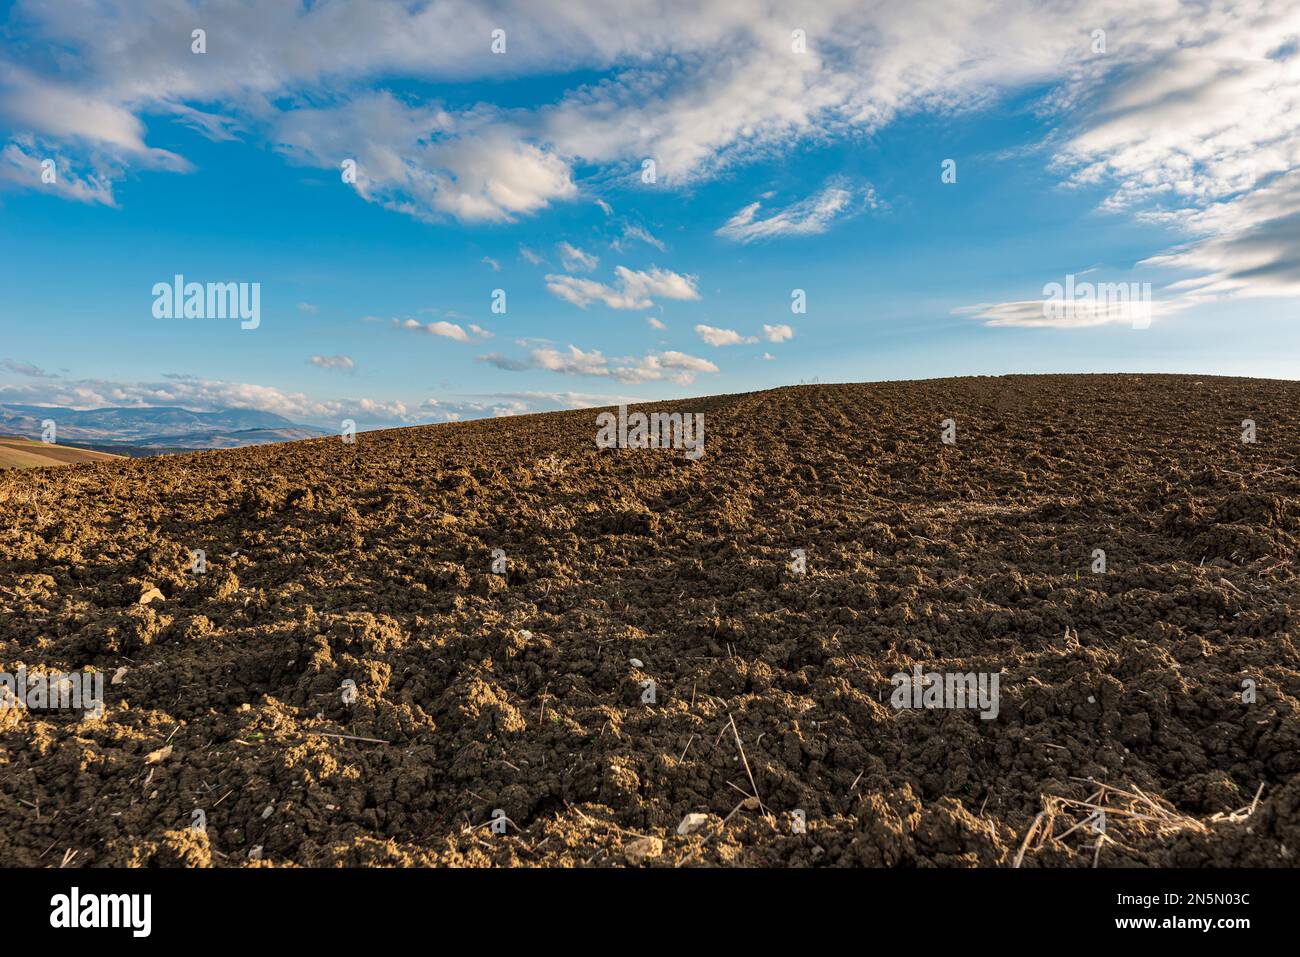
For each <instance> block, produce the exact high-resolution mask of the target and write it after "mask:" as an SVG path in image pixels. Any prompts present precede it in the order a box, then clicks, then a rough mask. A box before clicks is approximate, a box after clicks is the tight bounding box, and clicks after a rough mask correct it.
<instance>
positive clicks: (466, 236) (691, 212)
mask: <svg viewBox="0 0 1300 957" xmlns="http://www.w3.org/2000/svg"><path fill="white" fill-rule="evenodd" d="M0 24H2V26H0V144H2V145H0V287H2V288H3V293H4V294H3V296H0V403H22V404H37V405H56V406H67V407H75V408H97V407H102V406H123V405H124V406H140V405H146V406H147V405H178V406H183V407H186V408H190V409H194V410H199V411H202V410H209V409H215V408H223V407H232V406H233V407H248V408H257V409H263V410H266V411H270V412H276V413H279V414H281V415H284V416H286V417H287V418H289V419H292V420H294V421H297V422H304V423H311V424H316V425H321V426H324V427H329V428H337V427H338V425H339V422H340V421H341V420H342V419H344V418H352V419H354V420H355V421H356V422H357V423H358V426H359V427H361V428H368V427H377V426H384V425H402V424H416V423H423V422H442V421H453V420H457V419H464V418H472V417H478V416H490V415H508V414H516V413H523V412H534V411H545V410H550V409H559V408H578V407H587V406H596V405H609V404H614V403H618V402H624V401H627V402H635V401H645V400H654V399H663V398H674V397H684V396H692V395H712V394H718V393H734V392H746V391H752V390H757V389H765V388H772V387H776V386H781V385H789V384H794V383H800V382H811V381H820V382H844V381H866V380H880V379H910V378H931V377H939V376H949V375H1002V374H1007V373H1036V372H1116V371H1117V372H1139V371H1149V372H1156V371H1161V372H1163V371H1168V372H1194V373H1200V374H1224V375H1250V376H1264V377H1275V378H1296V377H1297V369H1300V365H1297V359H1300V324H1297V323H1296V322H1294V321H1293V320H1294V318H1295V312H1296V302H1297V294H1298V293H1300V4H1296V3H1294V2H1291V0H1283V2H1242V3H1232V2H1225V3H1213V2H1197V3H1178V2H1173V0H1149V2H1144V3H1142V4H1133V3H1131V0H1123V2H1107V0H1054V2H1051V3H1006V2H1004V3H983V2H978V0H946V2H939V0H935V2H925V0H918V2H914V3H906V4H904V3H897V2H893V0H891V2H881V3H873V2H869V0H818V2H816V3H797V2H796V3H766V2H758V0H728V2H725V3H723V2H709V0H691V2H676V0H657V2H650V0H624V2H620V3H618V4H611V3H609V2H608V0H590V2H589V0H527V2H482V0H480V2H465V0H439V2H435V3H400V2H389V0H370V2H367V3H340V2H332V0H318V2H311V3H302V2H288V0H259V2H252V0H248V2H241V0H221V2H195V3H187V2H180V0H151V2H148V3H140V2H124V3H113V2H102V3H94V4H91V3H60V4H50V3H22V2H20V3H0ZM195 31H202V32H201V33H199V34H197V35H196V33H195ZM178 274H179V275H182V276H183V277H184V279H185V281H186V282H197V283H201V284H206V283H227V282H234V283H247V284H250V285H249V287H247V288H250V289H251V284H253V283H256V284H258V287H257V288H258V290H259V296H260V300H259V301H260V312H259V316H258V321H257V324H256V328H242V327H241V323H240V322H239V321H238V319H231V318H216V317H201V318H197V317H196V318H188V319H187V318H166V317H159V316H158V315H156V312H157V309H156V308H155V306H156V299H157V295H156V291H155V286H156V285H157V284H160V283H161V284H168V285H170V284H171V283H172V282H173V280H174V277H175V276H176V275H178ZM1071 276H1072V277H1074V278H1073V280H1071V282H1072V283H1074V284H1075V287H1076V288H1078V285H1077V284H1080V283H1085V284H1086V283H1107V284H1109V283H1126V284H1127V283H1137V284H1138V286H1137V287H1135V288H1137V289H1141V288H1143V286H1142V284H1146V283H1149V284H1150V312H1149V321H1136V320H1135V316H1134V315H1133V314H1130V312H1129V311H1126V310H1124V309H1119V310H1116V309H1109V310H1107V309H1101V308H1098V307H1096V306H1094V305H1093V304H1091V303H1088V302H1081V303H1076V304H1075V305H1074V306H1072V307H1071V308H1068V309H1064V310H1058V311H1056V312H1052V311H1050V310H1047V309H1045V308H1044V299H1045V298H1050V294H1049V288H1050V285H1051V284H1053V283H1057V284H1061V285H1064V284H1065V283H1066V282H1067V277H1071ZM800 303H802V305H803V307H804V308H802V309H798V306H799V305H800ZM494 305H495V306H496V308H495V309H494Z"/></svg>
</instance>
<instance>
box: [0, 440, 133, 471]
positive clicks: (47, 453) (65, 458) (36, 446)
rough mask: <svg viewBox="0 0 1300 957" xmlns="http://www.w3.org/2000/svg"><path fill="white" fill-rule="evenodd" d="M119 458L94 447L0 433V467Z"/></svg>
mask: <svg viewBox="0 0 1300 957" xmlns="http://www.w3.org/2000/svg"><path fill="white" fill-rule="evenodd" d="M116 458H121V456H120V455H110V454H108V453H107V452H97V451H95V450H94V449H79V448H75V447H74V446H71V445H53V444H48V443H45V442H36V441H33V440H32V439H24V438H21V437H19V436H12V435H0V469H25V468H39V467H41V466H46V465H72V464H74V463H76V462H105V461H109V460H111V459H116Z"/></svg>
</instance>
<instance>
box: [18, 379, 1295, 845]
mask: <svg viewBox="0 0 1300 957" xmlns="http://www.w3.org/2000/svg"><path fill="white" fill-rule="evenodd" d="M637 409H639V410H650V409H659V410H665V411H666V410H673V411H678V412H683V413H693V412H700V413H703V414H704V420H705V454H704V455H703V456H702V457H700V458H699V459H698V460H697V461H692V460H690V459H688V458H687V457H686V456H685V455H684V454H683V453H682V452H681V451H678V450H672V449H604V450H602V449H598V448H597V447H596V442H595V437H596V433H597V424H596V417H597V412H596V410H583V411H575V412H559V413H549V414H544V415H533V416H526V417H517V418H504V419H487V420H480V421H471V422H465V423H459V424H451V425H437V426H428V427H420V428H410V429H401V430H392V431H387V432H372V433H365V434H362V435H359V436H358V437H357V442H356V444H354V445H348V444H344V443H343V442H342V441H341V440H340V439H339V438H337V437H332V438H326V439H320V440H312V441H306V442H299V443H292V444H286V445H272V446H263V447H258V448H245V449H235V450H230V451H221V452H205V453H200V454H193V455H177V456H169V457H164V458H151V459H131V460H123V461H116V462H108V463H94V464H89V465H82V466H77V467H73V468H68V469H61V470H57V471H51V472H45V473H40V481H39V482H37V483H31V482H30V481H29V477H30V476H29V475H26V474H19V473H14V472H10V473H6V474H4V475H0V621H2V622H3V623H4V624H3V628H2V631H0V670H5V671H10V672H13V671H14V670H15V669H16V668H17V667H18V665H19V664H20V663H22V664H25V665H26V666H27V667H28V668H32V667H34V666H36V665H45V666H48V667H50V668H59V669H63V670H73V669H81V668H83V667H94V668H96V669H98V670H100V671H102V672H104V673H106V674H107V675H109V676H112V682H111V683H109V684H108V687H107V706H106V711H105V714H104V716H103V717H102V718H101V719H95V718H93V717H87V718H85V719H84V720H81V721H78V720H77V719H76V718H75V717H67V716H61V715H53V716H52V715H50V714H49V713H40V712H35V711H26V712H20V711H16V710H9V711H7V712H0V762H3V764H4V765H5V773H4V774H3V775H0V834H2V836H3V840H0V864H7V865H15V864H18V865H46V864H50V863H52V862H53V863H57V862H58V859H59V858H60V856H62V855H63V854H64V853H65V850H68V849H71V850H75V851H76V852H77V856H76V863H77V864H78V865H123V864H140V863H154V864H193V865H197V864H214V865H228V866H233V865H242V864H246V863H249V855H250V851H251V852H252V853H253V856H254V857H258V856H260V858H261V859H262V860H263V861H267V862H270V863H273V864H286V863H296V864H303V865H317V866H321V865H336V864H352V865H355V864H434V863H437V864H490V863H495V864H523V865H534V864H572V865H591V866H607V865H611V864H615V865H617V864H622V863H625V862H634V863H639V862H645V863H646V864H649V865H660V866H672V865H688V864H713V865H731V864H743V865H867V866H917V865H941V866H976V865H983V866H1001V867H1010V866H1013V865H1014V864H1016V863H1018V862H1019V863H1020V864H1021V865H1022V866H1025V867H1040V866H1061V867H1065V866H1071V867H1091V866H1093V865H1094V864H1095V863H1100V864H1101V865H1102V866H1107V865H1136V866H1155V865H1183V866H1192V867H1198V866H1207V865H1229V864H1240V865H1266V866H1273V865H1285V864H1293V863H1294V855H1295V854H1296V853H1297V852H1300V700H1298V699H1300V650H1298V649H1297V645H1296V638H1295V629H1296V611H1295V610H1296V608H1297V601H1298V599H1300V584H1298V583H1297V574H1296V558H1297V541H1298V539H1297V535H1300V504H1298V503H1297V494H1298V493H1300V473H1298V472H1297V465H1298V463H1297V455H1296V450H1297V441H1298V440H1300V383H1294V382H1274V381H1265V380H1248V379H1227V378H1214V377H1200V376H1197V377H1190V376H1169V375H1144V376H1103V375H1092V376H1010V377H1003V378H962V379H944V380H930V381H920V382H895V383H877V384H863V385H817V386H799V387H791V388H785V389H778V390H774V391H769V392H759V393H752V394H746V395H732V396H714V397H710V398H701V399H691V400H682V401H679V402H672V403H662V404H659V405H656V406H642V407H637ZM946 419H951V420H953V421H952V427H953V428H954V429H955V443H954V444H945V443H944V442H943V441H942V434H943V430H944V424H943V422H944V420H946ZM1245 419H1250V420H1253V422H1254V423H1255V426H1256V432H1255V438H1256V441H1255V442H1254V443H1243V442H1242V441H1241V436H1242V434H1243V426H1242V422H1243V420H1245ZM950 434H951V432H950ZM193 549H203V550H204V551H205V552H206V562H207V570H206V573H204V574H194V573H193V572H192V570H191V550H193ZM498 549H499V550H500V551H499V552H495V553H494V550H498ZM797 549H802V550H803V554H804V558H805V560H806V571H805V572H804V573H803V574H800V573H799V572H798V568H797V565H795V566H794V567H792V564H793V563H795V562H796V557H795V556H793V555H792V553H793V552H794V550H797ZM1098 550H1101V551H1104V553H1105V554H1104V563H1105V567H1104V569H1100V568H1099V565H1098V560H1099V559H1098ZM500 559H504V562H505V564H504V567H502V565H500V564H499V563H498V564H497V565H496V567H497V569H498V570H501V571H503V572H504V573H503V574H494V573H493V566H494V561H499V560H500ZM154 588H156V589H158V590H159V592H160V593H161V594H160V595H152V596H151V595H150V592H151V590H152V589H154ZM142 595H143V596H145V597H146V598H149V599H150V600H149V601H148V602H147V603H144V604H142V603H141V602H140V600H141V597H142ZM918 667H919V668H920V669H922V670H923V671H927V672H929V671H934V672H937V673H939V674H940V675H943V674H971V675H979V676H983V678H982V679H981V680H983V679H988V681H989V682H990V683H991V682H992V681H993V677H994V676H996V678H997V682H998V685H997V687H998V688H999V692H998V693H999V694H1000V697H999V698H998V699H997V700H996V707H995V708H992V709H985V713H986V712H987V711H989V710H993V711H995V713H994V714H992V715H991V716H981V714H982V712H981V711H979V710H975V709H973V708H970V707H966V708H961V707H957V708H946V709H943V710H937V709H933V710H932V709H925V708H917V707H902V708H899V707H895V706H894V704H893V703H892V702H893V699H894V695H895V690H896V689H895V684H894V682H892V681H891V678H892V676H894V675H896V674H900V673H901V674H904V675H911V674H913V673H914V669H915V668H918ZM647 682H653V686H651V685H649V684H647ZM651 690H653V694H650V692H651ZM353 694H355V698H353ZM651 699H652V700H651ZM36 807H39V811H36V810H34V808H36ZM196 809H198V810H202V811H203V812H204V818H205V820H206V830H204V831H199V830H196V829H194V828H192V827H191V826H190V824H191V821H192V819H193V812H194V811H195V810H196ZM497 809H500V811H501V812H502V813H503V814H504V817H505V818H506V819H508V823H503V826H504V827H505V833H504V834H499V833H495V832H494V830H493V829H492V827H491V826H490V825H491V822H492V819H493V814H494V811H496V810H497ZM1098 809H1104V810H1105V812H1106V817H1105V819H1104V820H1105V822H1106V823H1105V829H1104V831H1103V830H1101V829H1099V828H1098V826H1097V823H1096V822H1097V821H1098V820H1100V819H1099V818H1098V816H1097V813H1096V812H1097V810H1098ZM796 810H797V811H800V812H802V820H804V821H806V828H805V832H803V833H800V832H799V831H798V828H797V827H796V821H797V820H798V818H797V817H796V815H794V813H793V812H795V811H796ZM692 814H700V815H705V817H704V818H703V819H702V823H701V824H700V826H699V827H697V828H696V829H695V830H694V831H693V832H692V833H689V834H684V835H683V834H679V833H678V828H679V824H681V823H683V822H684V820H685V821H687V824H688V826H687V827H686V829H687V830H690V827H689V825H690V823H693V822H694V823H698V822H697V821H696V819H687V816H688V815H692ZM51 848H53V849H54V850H50V849H51ZM253 849H256V850H253Z"/></svg>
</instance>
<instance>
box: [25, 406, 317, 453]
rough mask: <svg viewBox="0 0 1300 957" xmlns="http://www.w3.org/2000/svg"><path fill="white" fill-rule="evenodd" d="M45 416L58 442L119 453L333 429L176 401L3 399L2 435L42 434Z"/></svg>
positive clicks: (222, 445) (284, 438) (254, 441)
mask: <svg viewBox="0 0 1300 957" xmlns="http://www.w3.org/2000/svg"><path fill="white" fill-rule="evenodd" d="M46 419H53V420H54V423H55V427H56V430H57V434H56V439H57V441H58V442H59V443H67V444H70V445H78V446H82V447H85V448H92V449H101V450H103V451H106V452H112V453H115V454H118V455H157V454H159V453H163V452H189V451H195V450H198V449H233V448H240V447H242V446H246V445H265V444H267V443H268V442H292V441H294V440H296V439H314V438H319V437H320V436H323V435H329V434H331V433H330V432H329V431H328V430H326V429H320V428H317V427H316V426H313V425H300V424H298V423H296V422H291V421H289V420H288V419H286V418H285V417H284V416H282V415H276V414H275V413H274V412H260V411H258V410H256V409H221V410H218V411H215V412H192V411H190V410H189V409H182V408H179V407H176V406H159V407H157V408H144V409H141V408H106V409H60V408H52V407H50V406H41V405H6V404H0V434H9V435H20V436H24V437H26V438H31V439H40V438H41V433H42V431H43V426H42V423H43V422H44V421H45V420H46Z"/></svg>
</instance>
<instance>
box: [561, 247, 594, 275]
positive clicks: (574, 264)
mask: <svg viewBox="0 0 1300 957" xmlns="http://www.w3.org/2000/svg"><path fill="white" fill-rule="evenodd" d="M555 250H556V252H558V253H559V254H560V262H561V264H563V266H564V268H565V269H567V270H568V271H569V272H591V271H592V270H593V269H595V268H596V266H597V265H599V263H600V259H599V257H597V256H593V255H592V254H591V253H587V252H583V251H582V250H581V249H579V248H578V247H577V246H574V245H571V244H570V243H566V242H559V243H556V244H555Z"/></svg>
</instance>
